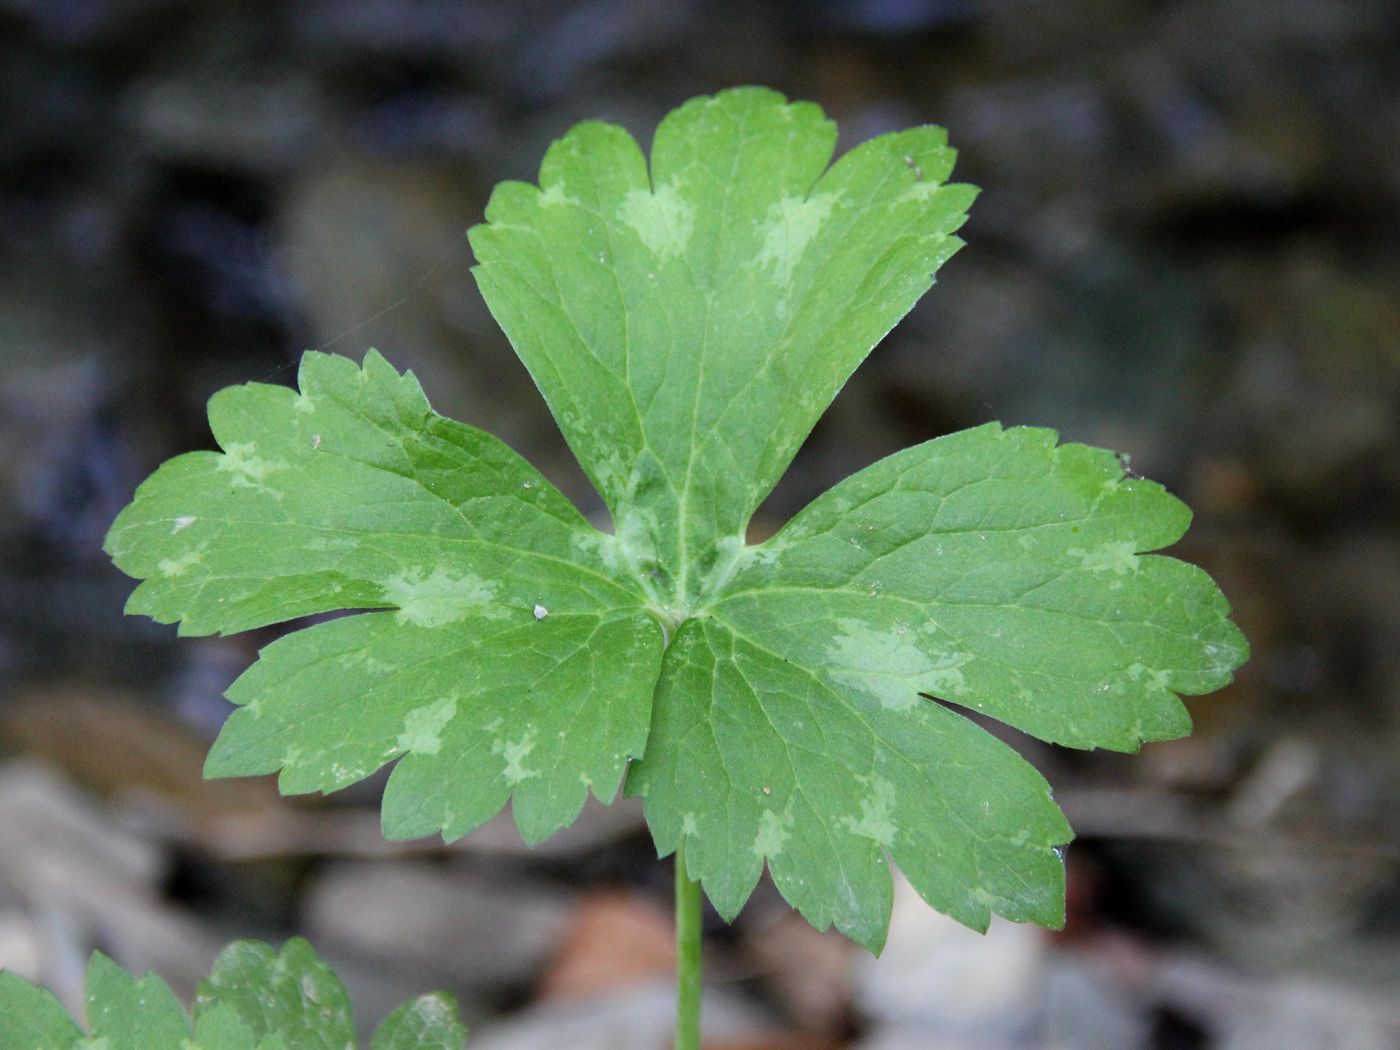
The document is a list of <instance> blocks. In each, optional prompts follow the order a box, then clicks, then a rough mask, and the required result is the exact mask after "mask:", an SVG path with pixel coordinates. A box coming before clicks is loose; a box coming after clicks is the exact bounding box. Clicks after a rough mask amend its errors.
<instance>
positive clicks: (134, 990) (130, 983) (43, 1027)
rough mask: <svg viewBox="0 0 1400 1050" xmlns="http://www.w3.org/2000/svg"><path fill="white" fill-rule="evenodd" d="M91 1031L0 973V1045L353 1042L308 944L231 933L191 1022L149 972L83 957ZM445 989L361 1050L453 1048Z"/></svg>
mask: <svg viewBox="0 0 1400 1050" xmlns="http://www.w3.org/2000/svg"><path fill="white" fill-rule="evenodd" d="M85 1000H86V1014H87V1024H88V1026H89V1030H90V1034H88V1035H84V1033H83V1032H82V1030H81V1029H80V1028H79V1027H78V1026H77V1025H76V1024H74V1023H73V1021H72V1020H71V1019H69V1017H68V1015H67V1013H66V1012H65V1011H64V1010H63V1008H62V1007H61V1006H60V1005H59V1004H58V1001H57V1000H56V999H54V997H53V995H52V994H50V993H49V992H48V991H46V990H45V989H42V988H36V987H35V986H33V985H31V984H29V983H28V982H26V981H23V980H20V979H19V978H18V977H15V976H13V975H11V974H0V1050H353V1048H354V1046H355V1027H354V1024H353V1021H352V1019H351V1016H350V1004H349V1001H348V1000H347V998H346V995H345V987H344V985H342V984H341V983H340V979H339V978H338V977H336V976H335V974H334V973H332V972H331V970H330V968H329V967H328V966H326V964H325V963H323V962H322V961H321V960H320V959H319V958H317V957H316V953H315V952H313V951H312V950H311V946H310V945H308V944H307V943H306V942H305V941H303V940H299V939H293V940H290V941H288V942H287V943H286V945H285V946H284V947H283V949H282V951H281V952H275V951H273V950H272V949H271V948H269V947H268V946H267V945H265V944H261V943H259V942H257V941H237V942H235V943H234V944H231V945H229V947H228V948H226V949H225V950H224V951H223V953H222V954H221V955H220V956H219V959H218V961H217V962H216V963H215V965H214V970H213V973H212V974H211V976H210V977H209V979H208V980H207V981H205V982H204V983H203V984H202V985H201V986H200V989H199V995H198V998H197V999H196V1001H195V1004H194V1024H193V1028H191V1024H190V1019H189V1018H188V1017H187V1016H186V1014H185V1011H184V1009H183V1008H182V1007H181V1005H180V1003H179V1002H178V1000H176V998H175V996H174V994H173V993H172V992H171V991H170V989H169V987H167V986H166V984H165V983H164V982H163V981H162V980H161V979H160V978H158V977H157V976H155V974H146V976H144V977H142V978H140V979H137V978H135V977H133V976H132V975H131V974H129V973H127V972H126V971H125V970H123V969H122V968H121V967H120V966H118V965H117V964H116V963H114V962H112V961H111V960H110V959H108V958H107V957H106V956H104V955H101V954H100V953H99V954H94V955H93V957H92V960H91V961H90V962H89V963H88V969H87V982H86V997H85ZM466 1037H467V1030H466V1028H465V1027H463V1026H462V1024H461V1023H460V1022H459V1021H458V1020H457V1008H456V1006H455V1004H454V1003H453V1001H452V999H451V997H449V996H446V995H444V994H442V993H435V994H433V995H425V996H422V997H421V998H418V999H415V1000H413V1001H411V1002H409V1003H406V1004H404V1005H403V1006H401V1007H400V1008H399V1009H398V1010H396V1011H395V1012H394V1013H392V1014H390V1016H389V1017H388V1018H387V1019H386V1020H385V1021H384V1022H383V1024H381V1025H380V1027H379V1029H378V1031H377V1032H376V1034H375V1036H374V1039H373V1041H372V1042H371V1044H370V1050H462V1045H463V1043H464V1042H465V1040H466Z"/></svg>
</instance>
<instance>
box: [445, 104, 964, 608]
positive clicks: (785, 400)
mask: <svg viewBox="0 0 1400 1050" xmlns="http://www.w3.org/2000/svg"><path fill="white" fill-rule="evenodd" d="M835 144H836V127H835V125H834V124H832V123H831V122H830V121H828V120H826V119H825V118H824V117H823V115H822V112H821V110H820V109H819V108H817V107H816V106H814V105H812V104H811V103H806V102H800V103H794V104H791V105H788V104H786V103H785V101H784V99H783V98H782V96H781V95H778V94H776V93H775V92H772V91H767V90H765V89H761V88H744V89H739V90H735V91H727V92H724V93H722V94H720V95H716V96H713V97H710V98H698V99H694V100H692V101H691V102H688V103H686V104H685V105H684V106H682V107H680V108H679V109H677V110H676V111H675V112H673V113H672V114H671V115H670V116H668V117H667V118H666V119H665V120H663V121H662V122H661V125H660V127H658V128H657V130H656V138H655V142H654V144H653V147H652V154H651V166H650V169H648V167H647V162H646V159H645V158H644V157H643V155H642V152H641V150H640V149H638V147H637V144H636V143H635V142H634V141H633V140H632V138H631V137H630V136H629V135H628V134H627V133H626V132H624V131H622V130H621V129H620V128H616V127H612V126H610V125H607V124H600V123H596V122H592V123H586V124H581V125H579V126H578V127H576V128H574V130H573V131H571V132H569V134H567V135H566V136H564V138H563V139H561V140H560V141H559V142H556V143H555V144H554V145H553V146H552V147H551V148H550V150H549V152H548V153H547V154H546V156H545V159H544V164H543V166H542V167H541V169H540V188H539V189H536V188H535V187H533V186H528V185H525V184H522V183H505V184H502V185H501V186H498V187H497V188H496V191H495V193H494V194H493V195H492V197H491V202H490V204H489V205H488V206H487V209H486V217H487V220H488V224H487V225H485V226H478V227H476V228H475V229H474V230H472V233H471V242H472V248H473V249H474V250H475V252H476V255H477V258H478V260H479V262H480V264H479V266H478V267H477V269H476V277H477V281H478V283H479V284H480V286H481V291H482V294H483V295H484V296H485V297H486V301H487V303H488V304H489V305H490V307H491V311H492V313H493V314H494V315H495V317H496V319H497V320H498V321H499V322H500V324H501V327H502V328H504V329H505V331H506V334H507V335H508V336H510V339H511V342H512V343H513V344H514V346H515V348H516V351H517V352H518V353H519V354H520V357H521V359H522V360H523V361H524V362H525V365H526V367H527V368H529V370H530V373H531V375H533V376H534V378H535V382H536V383H538V384H539V387H540V390H541V391H542V392H543V394H544V397H545V400H546V401H548V402H549V405H550V408H551V409H552V410H553V412H554V415H555V417H556V418H557V419H558V420H559V424H560V426H561V427H562V428H563V431H564V435H565V437H566V438H568V440H569V443H570V445H571V446H572V447H573V449H574V452H575V453H576V454H577V456H578V458H579V461H580V462H581V463H582V464H583V467H584V469H585V470H586V471H587V472H588V474H589V477H591V478H592V479H593V481H594V484H595V485H596V486H597V487H598V491H599V492H601V493H602V495H603V497H604V499H605V500H606V501H607V503H608V506H609V507H610V508H611V510H612V513H613V520H614V522H615V523H616V526H617V533H618V535H619V536H621V537H622V538H623V539H624V541H625V544H624V546H625V550H626V554H627V556H628V559H629V561H630V562H631V564H632V565H633V566H634V567H635V568H636V570H637V571H638V575H639V576H641V577H642V578H643V579H644V580H645V581H646V583H647V586H648V589H649V591H650V592H651V593H652V595H653V596H654V598H655V600H656V601H657V603H658V604H659V605H660V606H661V607H662V608H668V609H678V610H686V609H689V608H693V607H694V606H695V605H696V604H697V603H698V602H700V601H701V600H703V598H704V596H705V595H706V593H707V586H708V581H709V580H711V579H712V577H713V576H714V575H715V574H716V573H723V572H724V571H725V568H726V565H727V559H728V558H730V557H731V556H732V555H733V554H734V553H735V552H736V551H737V550H738V548H739V546H740V545H741V544H742V542H743V537H744V529H745V526H746V525H747V523H748V519H749V516H750V515H751V514H752V513H753V511H754V509H755V508H756V507H757V506H758V504H759V503H760V502H761V501H762V499H763V498H764V496H766V495H767V494H768V492H769V491H770V490H771V489H772V487H773V485H774V484H775V483H776V482H777V480H778V478H779V477H780V476H781V475H782V473H783V471H784V470H785V469H786V467H787V465H788V463H789V462H790V461H791V460H792V457H793V455H794V454H795V453H796V451H797V448H798V446H799V445H800V444H801V442H802V440H803V439H804V438H805V437H806V436H807V433H808V432H809V431H810V430H811V429H812V426H813V424H815V423H816V421H817V418H818V417H819V416H820V415H821V414H822V412H823V411H824V410H825V409H826V407H827V405H828V404H829V403H830V402H831V399H832V398H833V397H834V396H835V395H836V392H837V391H838V390H840V389H841V386H842V385H843V384H844V383H845V381H846V379H847V377H848V376H849V375H850V374H851V372H853V371H854V370H855V368H856V366H857V365H859V364H860V362H861V361H862V360H863V359H864V358H865V356H866V354H867V353H869V351H870V349H871V347H873V346H874V345H875V343H876V342H878V341H879V339H880V338H881V337H882V336H884V334H885V333H886V332H888V331H889V330H890V328H891V327H893V325H894V324H895V322H897V321H898V320H899V319H900V318H901V317H902V316H904V314H905V313H907V312H908V310H909V309H910V307H912V306H913V305H914V303H915V301H916V300H917V299H918V298H919V296H920V295H922V294H923V293H924V292H925V291H926V290H927V289H928V287H929V285H931V284H932V283H933V272H934V271H935V270H937V269H938V267H939V266H940V265H941V264H942V263H943V262H944V261H945V260H946V259H947V258H948V257H949V256H950V255H952V254H953V252H954V251H956V250H957V248H958V247H959V246H960V245H961V242H960V241H959V240H957V238H955V237H953V236H952V233H953V231H954V230H956V229H957V228H958V227H959V226H960V225H962V223H963V220H964V218H965V217H966V216H965V212H966V209H967V206H968V205H969V204H970V203H971V201H972V199H973V196H974V195H975V190H973V189H972V187H970V186H945V185H943V182H944V180H945V179H946V178H947V175H948V173H949V171H951V169H952V166H953V157H954V153H953V151H952V150H951V149H949V148H948V146H947V136H946V134H945V133H944V131H943V129H942V128H935V127H923V128H915V129H913V130H910V131H904V132H900V133H898V134H892V135H884V136H881V137H880V138H877V139H874V140H872V141H870V142H867V143H865V144H864V145H862V146H859V147H857V148H856V149H854V150H852V151H851V152H849V153H847V154H846V155H845V156H844V157H842V158H841V159H840V160H839V161H838V162H837V163H836V164H835V165H834V166H832V167H830V168H828V167H827V165H828V163H829V162H830V160H831V155H832V150H833V149H834V147H835Z"/></svg>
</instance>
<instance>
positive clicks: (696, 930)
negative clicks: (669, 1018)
mask: <svg viewBox="0 0 1400 1050" xmlns="http://www.w3.org/2000/svg"><path fill="white" fill-rule="evenodd" d="M675 1050H700V884H699V883H698V882H692V881H691V880H690V876H688V875H687V874H686V871H685V839H684V838H682V839H681V844H680V846H679V847H678V848H677V849H676V1045H675Z"/></svg>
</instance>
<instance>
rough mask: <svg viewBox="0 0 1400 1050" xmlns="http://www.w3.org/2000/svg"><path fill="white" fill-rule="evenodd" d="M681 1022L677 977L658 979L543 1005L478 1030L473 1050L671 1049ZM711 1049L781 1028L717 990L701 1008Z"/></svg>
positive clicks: (711, 991) (711, 990) (708, 992)
mask: <svg viewBox="0 0 1400 1050" xmlns="http://www.w3.org/2000/svg"><path fill="white" fill-rule="evenodd" d="M675 1023H676V993H675V986H674V983H673V982H671V981H657V982H654V983H650V984H646V985H644V986H641V987H638V988H633V989H630V990H628V991H625V992H618V993H615V994H613V995H608V996H603V997H600V998H596V999H585V1000H580V1001H577V1002H556V1003H543V1004H540V1005H537V1006H535V1007H533V1008H531V1009H530V1010H527V1011H526V1012H525V1013H523V1014H521V1015H520V1016H519V1017H517V1018H515V1019H513V1020H511V1021H508V1022H505V1023H502V1024H496V1025H482V1026H481V1027H480V1028H477V1029H474V1030H473V1032H472V1041H471V1050H559V1048H560V1047H568V1048H569V1050H619V1048H624V1047H625V1048H626V1050H667V1048H668V1047H669V1046H670V1045H671V1039H672V1036H673V1034H674V1029H675ZM701 1025H702V1027H703V1030H704V1032H705V1039H706V1044H705V1045H706V1047H710V1046H711V1045H712V1044H713V1045H716V1046H721V1045H723V1043H724V1041H727V1040H728V1041H735V1040H739V1039H750V1040H755V1039H762V1038H769V1037H772V1036H774V1035H776V1034H778V1033H777V1032H776V1029H775V1026H774V1025H773V1023H772V1022H771V1021H770V1020H769V1019H768V1018H766V1017H764V1016H763V1014H762V1013H760V1012H759V1011H758V1010H757V1009H756V1008H754V1007H753V1006H751V1005H749V1004H747V1003H745V1002H743V1001H742V1000H740V999H738V998H736V997H735V996H733V995H731V994H728V993H726V992H725V991H723V990H717V989H714V988H709V989H706V992H705V998H704V1000H703V1003H702V1006H701Z"/></svg>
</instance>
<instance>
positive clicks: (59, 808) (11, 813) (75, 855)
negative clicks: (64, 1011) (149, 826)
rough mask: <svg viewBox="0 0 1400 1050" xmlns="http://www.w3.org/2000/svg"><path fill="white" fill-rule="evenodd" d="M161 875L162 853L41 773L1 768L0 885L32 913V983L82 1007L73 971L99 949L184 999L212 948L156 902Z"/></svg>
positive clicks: (23, 765) (30, 766) (204, 970)
mask: <svg viewBox="0 0 1400 1050" xmlns="http://www.w3.org/2000/svg"><path fill="white" fill-rule="evenodd" d="M164 869H165V857H164V855H163V853H162V851H161V850H159V849H158V848H156V847H155V846H153V845H152V844H151V843H149V842H147V841H146V840H144V839H142V838H140V837H138V836H136V835H134V834H132V833H130V832H128V831H125V830H123V829H122V828H120V827H119V826H117V825H116V824H115V822H114V821H113V820H112V819H111V815H110V814H108V813H106V812H104V811H103V810H102V809H101V807H99V806H98V805H96V804H95V803H94V802H92V801H91V800H90V799H88V798H87V797H85V796H84V795H83V794H82V793H81V792H79V791H77V790H76V789H74V788H73V787H72V786H71V785H70V784H68V783H67V782H65V781H64V780H62V779H61V778H60V777H58V776H57V775H56V774H54V773H53V772H51V771H50V770H48V769H47V768H45V767H44V766H42V765H40V764H38V763H34V762H28V761H19V762H12V763H10V764H9V765H7V766H5V767H3V768H2V769H0V881H3V882H5V883H8V884H9V886H10V887H11V888H12V889H13V890H14V891H15V893H16V895H17V896H19V897H20V898H21V899H23V900H24V901H25V903H26V905H27V906H28V908H29V910H30V912H31V914H32V915H34V916H36V923H37V925H36V929H37V930H38V931H39V939H40V943H41V945H42V948H41V952H40V957H41V958H42V959H43V960H44V961H45V963H46V968H45V971H44V972H43V973H42V974H41V975H40V976H41V977H42V979H43V982H44V983H45V984H47V985H49V986H51V987H53V988H54V990H55V992H56V994H58V996H59V998H60V1000H62V1001H63V1002H64V1003H65V1004H68V1005H74V1004H76V1003H78V1002H79V1001H81V979H82V970H81V964H82V962H83V961H85V960H86V957H87V956H88V955H89V954H90V953H91V952H92V949H93V948H95V947H98V946H101V947H102V949H103V950H104V951H105V952H107V953H108V954H109V955H111V956H112V957H113V958H114V959H116V960H117V961H118V962H119V963H121V964H122V965H123V966H126V967H128V968H130V969H133V970H137V971H141V970H148V969H149V970H156V971H158V972H159V973H160V974H161V975H162V977H164V978H165V979H166V981H167V982H168V983H169V984H170V986H171V987H172V988H174V989H175V990H176V991H177V992H179V993H181V994H183V995H190V994H192V993H193V991H194V988H195V985H196V984H197V983H198V981H199V980H200V979H202V978H203V977H204V976H206V975H207V974H208V971H209V966H210V965H211V964H212V962H213V960H214V955H215V952H216V945H215V944H214V943H213V941H212V939H211V938H210V937H209V936H208V935H207V934H206V932H205V931H204V929H203V928H202V927H201V926H200V925H199V924H198V923H196V922H194V921H193V920H192V919H190V918H189V917H188V916H186V915H184V914H182V913H181V912H179V911H177V910H176V909H173V908H171V907H169V906H167V905H165V904H163V903H161V902H160V900H159V899H158V897H157V891H158V889H159V887H158V885H157V883H158V880H159V879H160V877H161V876H162V874H163V872H164Z"/></svg>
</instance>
